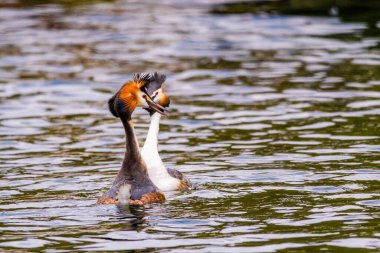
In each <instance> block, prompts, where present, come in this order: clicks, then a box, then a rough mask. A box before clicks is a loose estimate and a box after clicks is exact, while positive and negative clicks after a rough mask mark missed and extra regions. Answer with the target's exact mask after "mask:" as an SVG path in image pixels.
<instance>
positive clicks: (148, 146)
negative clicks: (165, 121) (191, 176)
mask: <svg viewBox="0 0 380 253" xmlns="http://www.w3.org/2000/svg"><path fill="white" fill-rule="evenodd" d="M160 119H161V114H159V113H157V112H155V113H154V114H153V115H152V117H151V122H150V126H149V131H148V135H147V137H146V140H145V143H144V147H143V148H142V149H141V155H142V158H143V159H144V161H145V163H146V165H147V168H148V175H149V178H150V179H151V180H152V181H153V183H154V184H155V185H156V186H157V187H158V188H159V189H160V190H162V191H170V190H176V189H177V185H178V180H177V179H175V178H173V177H171V176H170V175H169V173H168V171H167V169H166V167H165V165H164V163H163V162H162V160H161V157H160V155H159V154H158V132H159V130H160Z"/></svg>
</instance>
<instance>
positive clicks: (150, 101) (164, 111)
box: [142, 88, 169, 116]
mask: <svg viewBox="0 0 380 253" xmlns="http://www.w3.org/2000/svg"><path fill="white" fill-rule="evenodd" d="M142 91H143V92H144V94H145V96H144V99H145V101H146V103H147V104H148V105H149V108H150V109H152V110H153V111H155V112H158V113H159V114H161V115H164V116H167V115H168V112H169V110H168V109H166V108H164V107H162V106H161V105H159V104H156V103H155V102H154V101H153V99H152V98H151V97H150V96H149V94H148V92H147V91H146V89H145V88H144V89H142Z"/></svg>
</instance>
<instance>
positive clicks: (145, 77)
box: [133, 73, 152, 83]
mask: <svg viewBox="0 0 380 253" xmlns="http://www.w3.org/2000/svg"><path fill="white" fill-rule="evenodd" d="M133 80H134V81H135V82H138V81H140V82H144V83H149V82H150V81H151V80H152V74H150V73H135V74H134V75H133Z"/></svg>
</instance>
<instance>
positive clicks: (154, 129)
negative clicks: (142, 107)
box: [143, 112, 161, 150]
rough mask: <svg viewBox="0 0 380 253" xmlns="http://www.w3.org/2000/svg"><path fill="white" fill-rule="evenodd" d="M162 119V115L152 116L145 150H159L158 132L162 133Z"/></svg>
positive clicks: (155, 114)
mask: <svg viewBox="0 0 380 253" xmlns="http://www.w3.org/2000/svg"><path fill="white" fill-rule="evenodd" d="M160 119H161V114H159V113H157V112H155V113H154V114H153V115H152V118H151V122H150V126H149V131H148V135H147V137H146V140H145V143H144V147H143V149H144V148H147V147H149V148H150V149H153V150H157V145H158V140H157V139H158V132H159V131H160Z"/></svg>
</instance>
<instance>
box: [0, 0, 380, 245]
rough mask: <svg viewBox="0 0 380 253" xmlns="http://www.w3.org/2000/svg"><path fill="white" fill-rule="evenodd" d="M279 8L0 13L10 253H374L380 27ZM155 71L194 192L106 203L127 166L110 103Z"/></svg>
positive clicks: (176, 150)
mask: <svg viewBox="0 0 380 253" xmlns="http://www.w3.org/2000/svg"><path fill="white" fill-rule="evenodd" d="M178 2H180V3H178ZM351 2H352V1H351ZM211 3H212V4H211ZM232 7H233V8H235V9H233V8H232ZM236 8H237V9H236ZM244 8H246V7H244ZM274 8H280V7H276V6H275V7H274ZM237 10H238V11H237ZM279 10H280V11H279V12H276V13H274V14H273V13H272V12H269V14H268V13H266V12H265V10H264V11H261V10H259V11H256V9H253V10H252V9H249V8H246V9H245V10H244V11H241V10H240V9H238V7H236V5H227V6H226V5H217V4H216V2H215V1H206V0H205V1H202V0H197V1H172V0H165V1H159V2H157V1H21V0H20V1H12V0H11V1H6V2H4V3H1V4H0V33H1V34H0V196H1V203H0V228H1V229H0V231H1V232H0V234H1V237H0V249H1V251H2V252H20V251H22V250H25V251H35V252H76V251H90V252H93V251H111V250H136V251H144V252H145V251H157V252H353V251H355V252H378V251H379V249H380V233H379V224H380V222H379V219H380V213H379V207H380V198H379V196H380V191H379V180H380V172H379V170H378V169H379V166H380V160H379V152H380V140H379V127H380V126H379V122H380V116H379V115H380V100H379V98H380V67H379V66H380V52H379V39H378V37H376V36H373V35H374V33H376V31H377V32H378V29H379V27H380V23H379V21H377V23H376V22H373V21H368V20H365V19H361V18H360V17H359V18H356V19H351V20H347V19H346V17H347V16H344V13H343V14H340V13H339V14H338V13H335V14H334V13H332V14H334V15H337V16H334V15H333V16H329V15H328V12H327V14H326V15H319V13H317V14H318V15H314V13H311V14H310V13H308V14H310V15H302V13H301V14H300V13H292V12H286V11H284V13H285V14H286V15H285V14H282V13H281V9H279ZM343 10H344V9H343ZM333 11H334V9H333ZM366 11H367V12H368V16H371V14H372V16H373V13H372V12H370V10H368V9H366ZM374 11H376V9H375V8H374ZM288 14H292V15H288ZM293 14H297V15H293ZM372 16H371V17H372ZM352 17H353V16H352ZM376 29H377V30H376ZM377 35H378V34H377ZM156 70H159V71H162V72H165V73H166V74H168V81H167V85H168V93H169V95H170V96H171V99H172V113H171V114H170V116H169V117H167V118H165V119H163V121H162V125H161V133H160V150H161V151H160V153H161V157H162V158H163V160H164V162H165V164H166V165H167V166H168V167H171V168H176V169H179V170H181V171H182V172H183V173H186V175H188V177H189V178H190V179H191V181H192V182H193V183H194V184H195V186H194V188H193V189H192V190H190V191H187V192H183V193H173V194H169V195H168V196H167V201H166V202H165V203H164V204H155V205H149V206H146V207H144V208H142V207H115V206H96V205H95V201H96V198H97V197H98V196H99V195H100V194H101V193H102V192H104V191H105V190H106V189H107V188H108V187H109V186H110V184H111V182H112V180H113V178H114V177H115V175H116V173H117V171H118V169H119V166H120V163H121V159H122V157H123V146H124V134H123V129H122V127H121V123H120V122H119V121H118V120H117V119H115V118H113V117H112V116H111V114H110V113H109V112H108V111H107V105H106V101H107V100H108V98H109V97H110V96H111V95H112V94H113V92H115V91H116V90H117V89H118V88H119V87H120V85H121V84H122V83H123V82H125V81H126V80H128V79H129V78H130V77H131V75H130V74H131V73H133V72H149V71H156ZM134 119H135V127H136V131H137V134H138V137H139V139H140V143H141V144H142V143H143V140H144V138H145V136H146V133H147V129H148V124H149V117H148V115H146V113H145V112H144V111H143V110H137V111H136V113H135V118H134Z"/></svg>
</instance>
